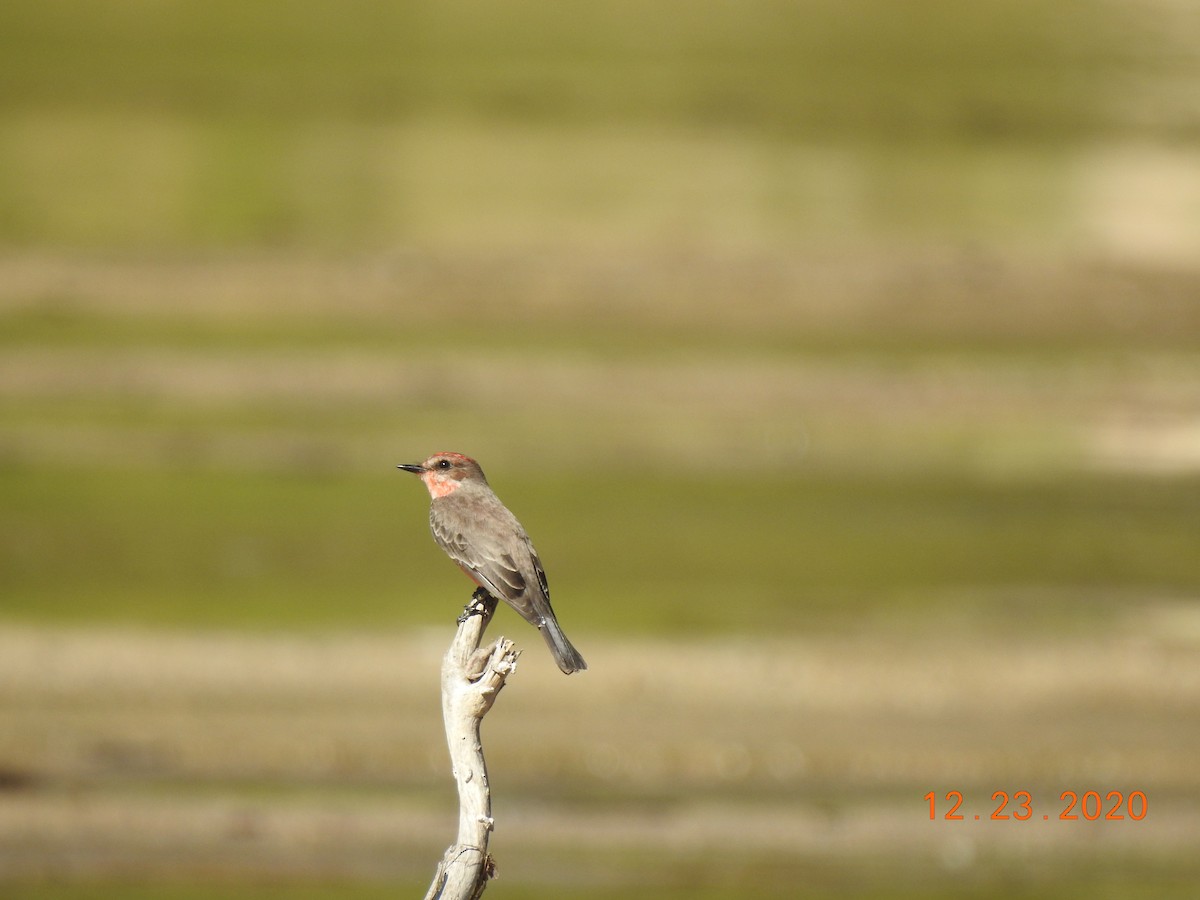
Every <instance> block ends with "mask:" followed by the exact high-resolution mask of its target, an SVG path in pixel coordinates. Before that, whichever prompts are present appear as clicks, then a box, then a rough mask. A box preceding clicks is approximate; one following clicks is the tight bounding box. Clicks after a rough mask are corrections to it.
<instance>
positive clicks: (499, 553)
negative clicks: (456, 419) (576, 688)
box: [397, 453, 587, 675]
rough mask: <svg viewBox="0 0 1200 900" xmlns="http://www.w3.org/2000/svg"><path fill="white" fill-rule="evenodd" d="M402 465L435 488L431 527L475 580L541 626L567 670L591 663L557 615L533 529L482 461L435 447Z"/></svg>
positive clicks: (462, 567) (429, 486)
mask: <svg viewBox="0 0 1200 900" xmlns="http://www.w3.org/2000/svg"><path fill="white" fill-rule="evenodd" d="M397 468H400V469H403V470H404V471H406V472H412V473H413V474H415V475H420V476H421V480H422V481H423V482H425V487H427V488H428V489H429V495H430V497H432V498H433V500H432V501H431V502H430V504H429V528H430V530H431V531H432V532H433V539H434V540H435V541H436V542H437V545H438V546H439V547H441V548H442V549H443V550H445V551H446V553H447V555H449V557H450V558H451V559H452V560H454V561H455V562H456V563H458V566H459V568H461V569H462V570H463V571H464V572H466V573H467V575H468V577H470V579H471V580H472V581H474V582H475V583H476V584H477V585H479V586H480V587H481V588H483V589H484V590H485V591H487V592H488V593H489V594H491V595H492V596H493V597H495V598H497V599H499V600H503V601H504V602H506V603H507V604H508V605H509V606H511V607H512V608H513V609H515V610H516V611H517V612H519V613H520V614H521V616H522V617H523V618H524V619H525V621H527V622H529V623H530V624H532V625H536V626H537V628H538V630H539V631H540V632H541V633H542V637H544V638H545V639H546V644H547V645H548V646H549V647H550V652H551V653H552V654H554V661H555V662H556V663H558V667H559V668H560V669H562V670H563V672H565V673H566V674H568V675H570V674H571V673H572V672H578V671H579V670H581V669H586V668H587V663H585V662H584V661H583V657H582V656H580V655H579V651H578V650H576V649H575V648H574V647H572V646H571V642H570V641H568V640H567V637H566V635H564V634H563V632H562V629H561V628H560V627H559V626H558V620H557V619H556V618H554V610H553V609H551V608H550V588H549V587H547V585H546V573H545V572H544V571H542V563H541V560H539V559H538V555H537V551H535V550H534V549H533V544H532V543H531V542H530V540H529V535H527V534H526V533H525V529H524V528H522V527H521V523H520V522H518V521H517V517H516V516H514V515H513V514H512V513H511V512H509V511H508V508H507V507H505V505H504V504H503V503H501V502H500V498H499V497H497V496H496V494H495V492H494V491H493V490H492V488H491V486H490V485H489V484H488V483H487V479H486V478H484V476H483V469H481V468H480V467H479V463H477V462H475V460H473V459H471V458H470V457H469V456H463V455H462V454H461V453H435V454H434V455H433V456H431V457H429V459H427V460H425V462H422V463H407V464H405V465H401V466H398V467H397Z"/></svg>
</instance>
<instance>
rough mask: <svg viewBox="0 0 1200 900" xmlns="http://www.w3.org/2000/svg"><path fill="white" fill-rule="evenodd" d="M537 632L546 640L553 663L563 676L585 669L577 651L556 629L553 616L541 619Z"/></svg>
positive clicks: (585, 664) (585, 666) (560, 631)
mask: <svg viewBox="0 0 1200 900" xmlns="http://www.w3.org/2000/svg"><path fill="white" fill-rule="evenodd" d="M538 630H539V631H541V633H542V637H544V638H545V639H546V646H547V647H549V648H550V652H551V653H552V654H554V661H555V662H556V663H558V667H559V668H560V669H562V670H563V672H564V673H565V674H567V675H570V674H571V673H572V672H579V671H581V670H583V669H586V668H587V663H585V662H584V661H583V657H582V656H580V655H579V651H578V650H576V649H575V648H574V647H573V646H571V642H570V641H568V640H567V636H566V635H565V634H563V633H562V629H561V628H559V627H558V621H557V620H556V619H555V618H554V616H552V615H551V616H546V618H544V619H542V624H541V625H540V626H539V628H538Z"/></svg>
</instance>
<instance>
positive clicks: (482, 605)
mask: <svg viewBox="0 0 1200 900" xmlns="http://www.w3.org/2000/svg"><path fill="white" fill-rule="evenodd" d="M491 599H492V597H491V594H489V593H488V592H487V591H486V590H485V589H484V588H481V587H477V588H475V593H474V594H472V595H471V602H470V603H468V604H467V605H466V606H464V607H463V611H462V614H461V615H460V616H459V617H458V618H457V619H456V620H455V621H456V622H458V624H459V625H462V624H463V623H464V622H466V621H467V620H468V619H470V618H471V617H472V616H486V615H488V613H489V609H488V601H489V600H491Z"/></svg>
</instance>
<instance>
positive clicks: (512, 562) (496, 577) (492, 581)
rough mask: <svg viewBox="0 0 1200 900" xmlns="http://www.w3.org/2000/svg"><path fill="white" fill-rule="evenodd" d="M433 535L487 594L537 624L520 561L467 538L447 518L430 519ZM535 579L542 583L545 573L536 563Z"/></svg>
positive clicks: (485, 544)
mask: <svg viewBox="0 0 1200 900" xmlns="http://www.w3.org/2000/svg"><path fill="white" fill-rule="evenodd" d="M430 528H431V530H432V531H433V539H434V540H435V541H436V542H437V544H438V546H439V547H441V548H442V549H443V550H444V551H446V554H447V555H448V556H449V557H450V558H451V559H452V560H454V561H455V562H456V563H458V565H459V567H461V568H462V569H463V570H464V571H466V572H467V573H468V574H469V575H471V576H472V577H473V578H474V579H475V580H476V581H478V582H479V583H480V584H481V585H483V587H485V588H486V589H487V591H488V593H489V594H491V595H492V596H493V597H496V598H497V599H499V600H505V601H507V602H508V603H509V604H510V605H511V606H512V607H513V608H514V609H515V610H517V612H519V613H520V614H521V615H522V616H524V617H525V618H526V619H528V620H529V621H530V622H533V623H534V624H537V621H536V620H537V616H536V614H535V613H534V611H533V609H532V607H531V606H530V603H529V597H528V594H527V593H526V590H525V589H526V586H527V582H526V581H525V576H524V575H522V574H521V565H520V563H519V562H518V561H517V560H516V559H514V558H513V556H512V554H510V553H507V552H504V551H502V550H501V549H499V548H497V547H492V546H490V545H489V544H488V543H480V542H473V543H471V542H468V541H467V539H466V538H465V536H464V535H463V533H462V531H461V529H459V528H457V527H455V523H453V522H449V521H445V520H442V521H431V522H430ZM536 569H537V571H538V580H539V581H540V582H541V583H542V584H545V575H544V574H542V572H541V566H540V565H537V566H536Z"/></svg>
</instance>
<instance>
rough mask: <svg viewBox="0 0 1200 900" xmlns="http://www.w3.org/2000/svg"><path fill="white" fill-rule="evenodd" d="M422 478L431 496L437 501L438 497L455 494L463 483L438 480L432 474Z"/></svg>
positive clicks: (428, 473) (448, 479) (451, 479)
mask: <svg viewBox="0 0 1200 900" xmlns="http://www.w3.org/2000/svg"><path fill="white" fill-rule="evenodd" d="M421 478H422V480H423V481H424V482H425V487H427V488H429V496H431V497H433V499H435V500H436V499H437V498H438V497H445V496H447V495H449V494H453V493H454V492H455V491H456V490H458V486H459V485H460V484H461V482H459V481H455V480H454V479H453V478H438V477H437V475H435V474H433V473H432V472H427V473H426V474H424V475H422V476H421Z"/></svg>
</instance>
